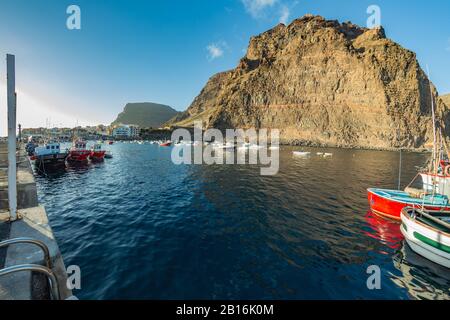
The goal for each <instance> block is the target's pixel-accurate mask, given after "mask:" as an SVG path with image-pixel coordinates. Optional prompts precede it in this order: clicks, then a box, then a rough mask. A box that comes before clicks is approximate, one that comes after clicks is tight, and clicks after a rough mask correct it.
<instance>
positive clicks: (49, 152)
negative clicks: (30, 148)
mask: <svg viewBox="0 0 450 320" xmlns="http://www.w3.org/2000/svg"><path fill="white" fill-rule="evenodd" d="M68 154H69V153H68V151H67V150H64V151H63V150H61V146H60V144H59V142H49V143H46V144H45V145H43V146H39V147H36V148H35V149H34V152H33V155H32V156H31V160H36V165H37V166H40V165H54V166H56V165H64V164H65V162H66V158H67V156H68Z"/></svg>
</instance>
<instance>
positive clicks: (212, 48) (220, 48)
mask: <svg viewBox="0 0 450 320" xmlns="http://www.w3.org/2000/svg"><path fill="white" fill-rule="evenodd" d="M226 47H227V44H226V43H225V42H224V41H222V42H216V43H211V44H209V45H208V46H207V47H206V50H208V60H210V61H212V60H214V59H217V58H220V57H222V56H223V54H224V51H225V48H226Z"/></svg>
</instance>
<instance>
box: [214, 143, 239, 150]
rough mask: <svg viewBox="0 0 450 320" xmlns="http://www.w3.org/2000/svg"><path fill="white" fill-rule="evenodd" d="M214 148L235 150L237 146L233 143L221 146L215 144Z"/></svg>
mask: <svg viewBox="0 0 450 320" xmlns="http://www.w3.org/2000/svg"><path fill="white" fill-rule="evenodd" d="M213 148H214V149H217V150H227V151H230V150H234V149H235V148H236V146H235V145H234V144H231V143H225V144H219V143H214V144H213Z"/></svg>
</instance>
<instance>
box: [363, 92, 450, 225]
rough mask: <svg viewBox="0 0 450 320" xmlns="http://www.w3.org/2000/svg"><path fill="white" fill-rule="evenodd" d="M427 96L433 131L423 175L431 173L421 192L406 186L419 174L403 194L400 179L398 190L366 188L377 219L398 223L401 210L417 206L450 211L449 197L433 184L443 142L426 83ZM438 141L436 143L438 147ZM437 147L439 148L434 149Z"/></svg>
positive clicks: (441, 154) (371, 207)
mask: <svg viewBox="0 0 450 320" xmlns="http://www.w3.org/2000/svg"><path fill="white" fill-rule="evenodd" d="M430 96H431V113H432V117H431V120H432V128H433V150H432V157H431V161H430V165H429V166H428V169H427V174H432V177H433V178H431V181H430V184H429V186H428V185H427V184H423V187H422V189H415V188H411V187H410V186H411V185H412V184H413V182H414V181H415V179H416V177H418V176H419V175H420V172H419V173H418V174H417V175H416V177H415V178H414V179H413V180H412V181H411V183H410V184H409V185H408V186H407V187H406V188H405V190H404V191H401V190H400V176H401V174H400V173H401V171H400V172H399V183H398V190H388V189H378V188H369V189H367V199H368V201H369V206H370V210H371V211H372V212H373V213H375V214H377V215H380V216H383V217H386V218H389V219H394V220H401V217H400V214H401V211H402V210H403V209H404V208H405V207H414V208H417V207H420V208H422V209H424V210H432V211H439V210H441V211H442V210H445V211H448V210H449V209H450V204H449V198H448V196H447V195H445V194H442V193H441V192H439V191H441V190H438V188H437V183H436V180H435V179H434V177H436V176H437V175H438V173H439V172H440V164H441V163H442V161H443V159H442V156H443V152H442V146H443V145H445V140H444V139H443V138H442V132H441V131H439V136H438V130H437V128H436V127H437V126H436V116H435V111H434V100H433V93H432V88H431V84H430ZM438 139H440V144H438ZM438 146H440V148H439V147H438ZM400 168H401V151H400Z"/></svg>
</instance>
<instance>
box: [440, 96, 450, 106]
mask: <svg viewBox="0 0 450 320" xmlns="http://www.w3.org/2000/svg"><path fill="white" fill-rule="evenodd" d="M441 99H442V101H444V103H445V104H446V105H447V107H449V108H450V94H446V95H444V96H441Z"/></svg>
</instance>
